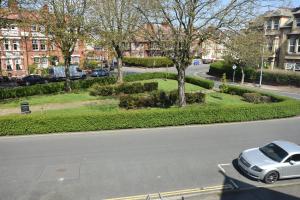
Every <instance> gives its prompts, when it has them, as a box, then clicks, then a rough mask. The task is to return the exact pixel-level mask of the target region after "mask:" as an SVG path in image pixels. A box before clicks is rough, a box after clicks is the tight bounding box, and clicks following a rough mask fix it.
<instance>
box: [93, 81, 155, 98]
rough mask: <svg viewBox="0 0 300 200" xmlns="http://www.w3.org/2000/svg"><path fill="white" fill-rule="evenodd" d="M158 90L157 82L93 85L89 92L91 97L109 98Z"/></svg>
mask: <svg viewBox="0 0 300 200" xmlns="http://www.w3.org/2000/svg"><path fill="white" fill-rule="evenodd" d="M157 89H158V83H157V82H150V83H144V84H142V83H132V84H129V83H124V84H121V85H101V84H98V83H96V84H94V85H93V86H92V87H91V88H90V89H89V90H90V95H92V96H111V95H118V94H122V93H123V94H137V93H144V92H151V91H154V90H157Z"/></svg>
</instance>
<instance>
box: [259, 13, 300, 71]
mask: <svg viewBox="0 0 300 200" xmlns="http://www.w3.org/2000/svg"><path fill="white" fill-rule="evenodd" d="M264 18H265V35H266V36H267V38H268V43H267V49H268V51H270V52H271V54H272V55H271V56H270V57H269V64H270V66H271V68H272V69H273V68H274V67H277V68H285V69H288V70H293V71H300V7H298V8H294V9H288V8H281V9H278V10H275V11H272V12H268V13H267V14H266V15H265V16H264Z"/></svg>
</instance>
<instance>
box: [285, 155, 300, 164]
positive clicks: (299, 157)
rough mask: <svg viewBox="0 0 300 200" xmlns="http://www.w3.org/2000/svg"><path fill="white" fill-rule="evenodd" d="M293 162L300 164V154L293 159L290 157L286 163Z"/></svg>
mask: <svg viewBox="0 0 300 200" xmlns="http://www.w3.org/2000/svg"><path fill="white" fill-rule="evenodd" d="M291 160H293V161H295V162H300V154H295V155H293V156H291V157H289V158H288V159H287V160H286V161H285V162H290V161H291Z"/></svg>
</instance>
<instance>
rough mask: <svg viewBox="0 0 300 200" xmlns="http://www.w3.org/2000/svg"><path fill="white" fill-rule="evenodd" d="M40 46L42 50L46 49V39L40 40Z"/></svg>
mask: <svg viewBox="0 0 300 200" xmlns="http://www.w3.org/2000/svg"><path fill="white" fill-rule="evenodd" d="M40 47H41V50H42V51H46V50H47V46H46V40H41V42H40Z"/></svg>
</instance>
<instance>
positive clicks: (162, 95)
mask: <svg viewBox="0 0 300 200" xmlns="http://www.w3.org/2000/svg"><path fill="white" fill-rule="evenodd" d="M185 95H186V102H187V103H188V104H193V103H204V102H205V94H204V93H201V92H197V93H186V94H185ZM177 100H178V93H177V91H171V92H169V93H167V92H165V91H154V92H151V93H149V94H144V95H123V96H121V97H120V104H119V106H120V107H121V108H126V109H133V108H146V107H160V108H169V107H171V106H173V105H174V104H175V103H176V102H177Z"/></svg>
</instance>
